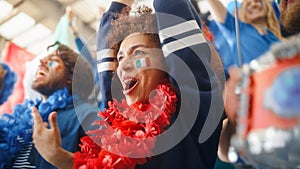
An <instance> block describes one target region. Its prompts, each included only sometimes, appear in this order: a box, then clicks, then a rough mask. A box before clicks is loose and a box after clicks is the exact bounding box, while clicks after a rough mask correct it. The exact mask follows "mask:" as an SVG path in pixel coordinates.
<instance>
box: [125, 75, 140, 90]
mask: <svg viewBox="0 0 300 169" xmlns="http://www.w3.org/2000/svg"><path fill="white" fill-rule="evenodd" d="M123 83H124V84H125V85H124V86H123V87H124V90H123V93H124V94H129V93H130V92H131V91H132V90H133V89H134V88H135V87H136V86H137V84H138V80H137V79H135V78H128V79H126V80H124V81H123Z"/></svg>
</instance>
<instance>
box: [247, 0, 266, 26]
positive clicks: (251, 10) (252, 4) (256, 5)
mask: <svg viewBox="0 0 300 169" xmlns="http://www.w3.org/2000/svg"><path fill="white" fill-rule="evenodd" d="M243 3H245V5H246V11H245V16H246V18H247V20H248V22H250V23H255V22H257V21H258V20H261V19H266V18H267V6H266V4H265V3H264V2H263V1H262V0H245V1H244V2H243Z"/></svg>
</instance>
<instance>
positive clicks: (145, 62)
mask: <svg viewBox="0 0 300 169" xmlns="http://www.w3.org/2000/svg"><path fill="white" fill-rule="evenodd" d="M135 66H136V68H143V67H149V66H150V59H149V57H146V58H141V59H138V60H137V61H136V62H135Z"/></svg>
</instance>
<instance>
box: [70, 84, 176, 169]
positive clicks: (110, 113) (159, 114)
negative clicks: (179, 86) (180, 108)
mask: <svg viewBox="0 0 300 169" xmlns="http://www.w3.org/2000/svg"><path fill="white" fill-rule="evenodd" d="M176 104H177V96H176V93H175V89H174V88H173V86H172V85H171V84H170V83H164V84H160V85H158V86H157V88H156V93H155V95H154V96H153V97H151V98H150V99H149V103H148V104H143V103H135V104H133V105H131V106H128V105H127V104H126V102H125V100H123V101H122V103H119V102H117V101H116V100H114V101H113V102H110V103H109V108H108V109H106V110H105V111H104V112H100V113H99V114H98V115H99V117H101V118H102V119H104V120H98V121H95V122H94V123H93V124H94V125H99V126H100V127H99V129H97V130H93V131H89V132H88V134H90V136H85V137H83V138H82V139H81V141H82V144H81V152H77V153H75V155H74V160H73V161H74V166H73V168H76V169H78V168H81V167H82V168H87V169H89V168H110V169H120V168H127V169H133V168H135V166H136V165H137V164H144V163H146V162H147V161H148V158H147V157H149V156H151V150H152V149H153V148H154V147H155V141H156V138H155V136H158V135H160V134H161V133H162V132H164V131H165V130H166V127H167V126H169V125H170V123H171V122H170V121H171V115H172V114H174V113H175V112H176ZM128 155H130V156H131V157H132V155H134V156H137V158H131V157H128Z"/></svg>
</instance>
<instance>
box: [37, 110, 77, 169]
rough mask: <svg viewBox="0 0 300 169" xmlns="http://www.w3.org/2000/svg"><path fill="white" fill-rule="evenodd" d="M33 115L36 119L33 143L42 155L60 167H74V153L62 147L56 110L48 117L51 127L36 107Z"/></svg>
mask: <svg viewBox="0 0 300 169" xmlns="http://www.w3.org/2000/svg"><path fill="white" fill-rule="evenodd" d="M32 116H33V121H34V124H33V136H32V137H33V143H34V146H35V148H36V149H37V151H38V152H39V153H40V155H41V156H42V157H43V158H44V159H45V160H47V161H48V162H49V163H51V164H52V165H54V166H56V167H58V168H64V169H66V168H72V159H73V154H72V153H70V152H68V151H66V150H64V149H63V148H62V147H61V145H62V140H61V137H60V131H59V128H58V125H57V119H56V118H57V114H56V112H52V113H51V114H50V115H49V117H48V121H49V123H50V126H49V127H50V128H47V123H45V122H43V120H42V117H41V115H40V114H39V112H38V110H37V109H36V108H35V107H33V108H32Z"/></svg>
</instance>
